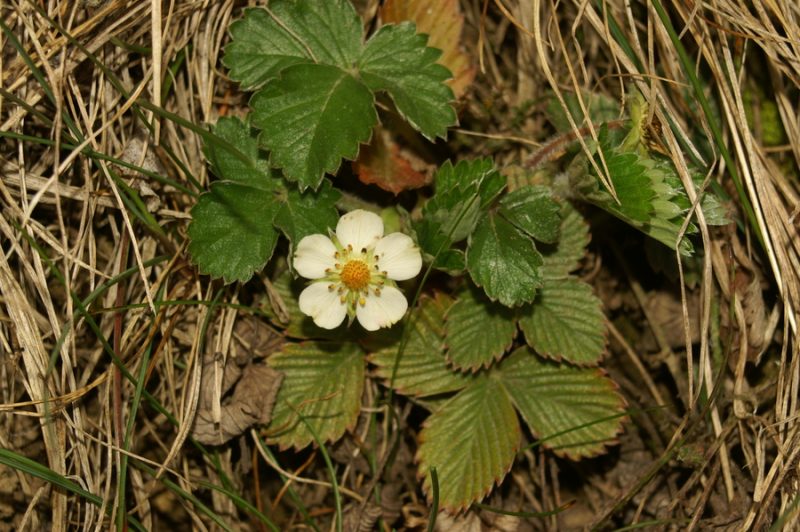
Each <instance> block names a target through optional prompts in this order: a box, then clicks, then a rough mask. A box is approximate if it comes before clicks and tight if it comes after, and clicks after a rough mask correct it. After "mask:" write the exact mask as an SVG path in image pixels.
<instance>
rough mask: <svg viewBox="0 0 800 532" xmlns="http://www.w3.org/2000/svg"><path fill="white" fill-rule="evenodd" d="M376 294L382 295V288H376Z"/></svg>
mask: <svg viewBox="0 0 800 532" xmlns="http://www.w3.org/2000/svg"><path fill="white" fill-rule="evenodd" d="M375 295H376V296H378V297H381V289H380V288H376V289H375Z"/></svg>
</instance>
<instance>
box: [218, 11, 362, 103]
mask: <svg viewBox="0 0 800 532" xmlns="http://www.w3.org/2000/svg"><path fill="white" fill-rule="evenodd" d="M230 32H231V43H230V44H229V45H228V46H227V47H226V48H225V57H224V58H223V60H222V62H223V63H224V64H225V66H227V67H228V68H229V69H230V71H231V77H232V78H233V79H235V80H237V81H239V82H241V84H242V86H243V88H245V89H252V88H255V87H258V86H260V85H263V84H264V83H265V82H266V81H268V80H269V79H271V78H274V77H276V76H277V75H278V73H279V72H280V71H281V70H283V69H284V68H286V67H288V66H291V65H294V64H297V63H323V64H327V65H333V66H338V67H340V68H342V69H347V68H350V67H352V66H353V63H354V62H355V61H356V59H357V58H358V54H359V52H360V50H361V39H362V33H363V30H362V27H361V19H360V18H359V16H358V13H356V11H355V9H353V6H352V4H350V2H348V1H347V0H297V1H289V0H274V1H273V2H270V4H269V7H268V8H264V9H261V8H257V9H248V10H247V11H246V12H245V15H244V17H243V18H241V19H240V20H237V21H236V22H234V23H233V24H231V27H230Z"/></svg>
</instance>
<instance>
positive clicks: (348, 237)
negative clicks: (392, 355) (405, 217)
mask: <svg viewBox="0 0 800 532" xmlns="http://www.w3.org/2000/svg"><path fill="white" fill-rule="evenodd" d="M294 269H295V270H297V273H299V274H300V275H301V276H303V277H305V278H306V279H313V282H312V283H311V284H310V285H309V286H308V287H306V289H305V290H303V292H302V293H301V294H300V301H299V303H300V310H301V311H302V312H303V314H307V315H308V316H311V317H312V318H313V319H314V323H316V324H317V325H318V326H319V327H322V328H323V329H335V328H336V327H338V326H339V324H341V323H342V321H344V318H345V316H349V317H350V320H351V322H352V320H353V318H358V321H359V323H361V325H362V326H363V327H364V328H365V329H367V330H368V331H376V330H378V329H380V328H381V327H391V326H392V325H393V324H395V323H397V321H399V320H400V318H402V317H403V314H405V313H406V310H407V309H408V302H407V301H406V298H405V296H404V295H403V293H402V292H400V290H398V289H397V285H396V284H395V281H404V280H406V279H411V278H412V277H415V276H416V275H417V274H418V273H419V271H420V269H422V256H421V255H420V252H419V248H417V247H416V246H415V245H414V241H413V240H411V238H410V237H409V236H408V235H404V234H402V233H392V234H389V235H386V236H383V220H381V218H380V216H378V215H377V214H374V213H371V212H368V211H363V210H355V211H352V212H349V213H347V214H345V215H344V216H342V217H341V218H339V223H338V224H337V225H336V233H335V234H331V236H330V238H328V237H327V236H325V235H319V234H317V235H309V236H307V237H305V238H303V239H302V240H301V241H300V243H299V244H297V250H296V251H295V253H294Z"/></svg>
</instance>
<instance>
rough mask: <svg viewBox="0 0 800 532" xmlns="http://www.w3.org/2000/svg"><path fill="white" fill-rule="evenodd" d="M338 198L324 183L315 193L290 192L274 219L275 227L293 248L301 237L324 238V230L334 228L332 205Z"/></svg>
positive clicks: (325, 233) (337, 213) (334, 219)
mask: <svg viewBox="0 0 800 532" xmlns="http://www.w3.org/2000/svg"><path fill="white" fill-rule="evenodd" d="M341 196H342V194H341V193H340V192H339V191H338V190H336V189H335V188H333V187H332V186H331V184H330V181H327V180H325V181H323V182H322V186H321V187H320V188H319V190H317V191H316V192H312V191H310V190H307V191H306V192H300V191H299V190H296V189H291V190H289V192H288V195H287V197H286V201H285V202H284V203H283V204H282V205H281V208H280V211H278V214H277V216H275V225H276V226H277V227H278V228H279V229H280V230H281V231H283V234H285V235H286V238H288V239H289V241H290V242H291V243H292V244H294V245H297V243H298V242H300V240H301V239H302V238H303V237H304V236H308V235H313V234H323V235H327V234H328V230H329V229H332V228H334V227H336V222H337V221H338V220H339V211H337V210H336V202H337V201H339V198H341Z"/></svg>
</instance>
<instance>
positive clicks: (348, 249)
mask: <svg viewBox="0 0 800 532" xmlns="http://www.w3.org/2000/svg"><path fill="white" fill-rule="evenodd" d="M347 251H349V252H350V253H352V252H353V244H347Z"/></svg>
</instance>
